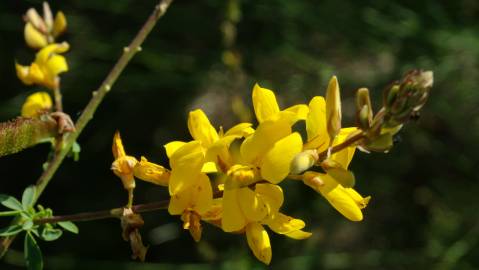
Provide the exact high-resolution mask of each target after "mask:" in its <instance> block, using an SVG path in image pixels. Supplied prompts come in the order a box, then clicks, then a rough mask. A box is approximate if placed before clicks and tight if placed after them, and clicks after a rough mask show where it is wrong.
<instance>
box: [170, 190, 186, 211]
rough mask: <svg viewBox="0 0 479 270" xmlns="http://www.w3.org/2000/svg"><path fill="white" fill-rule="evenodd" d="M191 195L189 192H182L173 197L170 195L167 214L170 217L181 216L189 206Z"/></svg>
mask: <svg viewBox="0 0 479 270" xmlns="http://www.w3.org/2000/svg"><path fill="white" fill-rule="evenodd" d="M191 196H192V195H191V193H190V192H189V190H188V189H187V190H183V191H182V192H178V193H177V194H175V195H171V198H170V204H169V205H168V213H170V215H181V214H183V212H184V211H185V209H187V208H188V207H189V206H190V203H191Z"/></svg>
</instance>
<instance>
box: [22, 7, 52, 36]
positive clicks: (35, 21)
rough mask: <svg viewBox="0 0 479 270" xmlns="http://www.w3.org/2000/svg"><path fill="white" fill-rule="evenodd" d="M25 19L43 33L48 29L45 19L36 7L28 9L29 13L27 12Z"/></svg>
mask: <svg viewBox="0 0 479 270" xmlns="http://www.w3.org/2000/svg"><path fill="white" fill-rule="evenodd" d="M25 20H26V21H27V23H28V22H29V23H31V24H32V25H33V27H34V28H35V29H37V30H38V31H40V32H41V33H43V34H45V33H46V32H47V31H48V30H47V26H46V24H45V21H44V20H43V18H42V17H41V16H40V15H39V14H38V12H37V11H36V10H35V9H34V8H30V9H28V10H27V13H26V14H25Z"/></svg>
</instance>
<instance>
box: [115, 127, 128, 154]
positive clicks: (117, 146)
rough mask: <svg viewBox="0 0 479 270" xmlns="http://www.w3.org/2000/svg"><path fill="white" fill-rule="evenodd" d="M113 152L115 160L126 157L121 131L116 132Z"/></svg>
mask: <svg viewBox="0 0 479 270" xmlns="http://www.w3.org/2000/svg"><path fill="white" fill-rule="evenodd" d="M112 152H113V157H114V158H115V159H118V158H120V157H124V156H126V153H125V148H124V147H123V142H122V141H121V136H120V132H119V131H116V132H115V135H114V136H113V145H112Z"/></svg>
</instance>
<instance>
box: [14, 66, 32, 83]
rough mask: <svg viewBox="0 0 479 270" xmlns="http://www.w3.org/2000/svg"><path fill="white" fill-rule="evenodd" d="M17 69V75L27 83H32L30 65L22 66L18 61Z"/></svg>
mask: <svg viewBox="0 0 479 270" xmlns="http://www.w3.org/2000/svg"><path fill="white" fill-rule="evenodd" d="M15 70H16V72H17V77H18V78H19V79H20V80H21V81H22V82H23V83H24V84H26V85H31V84H32V83H33V81H32V79H31V77H30V67H28V66H22V65H19V64H18V63H15Z"/></svg>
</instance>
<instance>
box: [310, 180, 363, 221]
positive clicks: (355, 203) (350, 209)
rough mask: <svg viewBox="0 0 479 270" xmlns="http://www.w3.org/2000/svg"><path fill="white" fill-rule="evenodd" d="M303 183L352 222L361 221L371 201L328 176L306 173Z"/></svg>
mask: <svg viewBox="0 0 479 270" xmlns="http://www.w3.org/2000/svg"><path fill="white" fill-rule="evenodd" d="M303 182H304V183H305V184H306V185H308V186H310V187H311V188H313V189H314V190H315V191H317V192H319V193H320V194H321V195H323V197H324V198H326V200H327V201H328V202H329V203H330V204H331V205H332V206H333V207H334V208H335V209H336V210H338V212H340V213H341V214H342V215H343V216H345V217H346V218H348V219H349V220H351V221H361V220H362V219H363V213H362V211H361V209H363V208H365V207H366V206H367V204H368V202H369V200H370V199H371V197H370V196H368V197H364V198H363V197H362V196H361V195H360V194H359V193H358V192H356V191H355V190H354V189H352V188H345V187H343V186H342V185H341V184H339V183H338V182H337V181H336V180H335V179H334V178H332V177H331V176H329V175H328V174H322V173H318V172H306V173H305V174H304V178H303Z"/></svg>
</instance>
